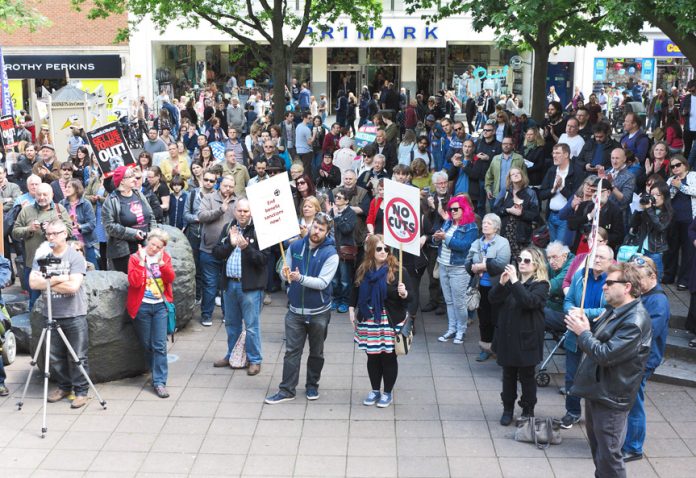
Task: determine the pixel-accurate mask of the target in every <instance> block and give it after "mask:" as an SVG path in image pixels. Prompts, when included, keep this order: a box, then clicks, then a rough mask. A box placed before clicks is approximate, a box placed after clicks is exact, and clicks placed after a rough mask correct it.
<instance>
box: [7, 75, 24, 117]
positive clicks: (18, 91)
mask: <svg viewBox="0 0 696 478" xmlns="http://www.w3.org/2000/svg"><path fill="white" fill-rule="evenodd" d="M9 83H10V95H11V96H12V106H13V107H14V110H15V112H17V114H19V110H23V109H24V85H22V80H9Z"/></svg>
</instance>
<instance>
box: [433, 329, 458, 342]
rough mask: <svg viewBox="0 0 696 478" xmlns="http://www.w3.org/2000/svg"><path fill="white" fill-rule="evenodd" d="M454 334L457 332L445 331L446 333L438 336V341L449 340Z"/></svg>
mask: <svg viewBox="0 0 696 478" xmlns="http://www.w3.org/2000/svg"><path fill="white" fill-rule="evenodd" d="M454 334H455V332H450V331H447V332H445V333H444V334H442V335H441V336H439V337H438V338H437V341H438V342H447V341H449V339H451V338H452V337H454Z"/></svg>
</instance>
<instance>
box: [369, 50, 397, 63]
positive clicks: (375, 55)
mask: <svg viewBox="0 0 696 478" xmlns="http://www.w3.org/2000/svg"><path fill="white" fill-rule="evenodd" d="M367 63H368V64H370V65H401V48H368V49H367Z"/></svg>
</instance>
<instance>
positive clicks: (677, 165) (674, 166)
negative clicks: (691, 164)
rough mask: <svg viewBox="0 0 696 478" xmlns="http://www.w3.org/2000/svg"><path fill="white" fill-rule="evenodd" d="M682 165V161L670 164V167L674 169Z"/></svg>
mask: <svg viewBox="0 0 696 478" xmlns="http://www.w3.org/2000/svg"><path fill="white" fill-rule="evenodd" d="M681 165H682V163H673V164H670V165H669V167H670V168H672V169H677V168H678V167H679V166H681Z"/></svg>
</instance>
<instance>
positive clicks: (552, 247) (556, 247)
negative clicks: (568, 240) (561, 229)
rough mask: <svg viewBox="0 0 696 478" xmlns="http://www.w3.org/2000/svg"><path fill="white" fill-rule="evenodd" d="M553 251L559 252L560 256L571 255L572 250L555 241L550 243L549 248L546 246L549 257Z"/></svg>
mask: <svg viewBox="0 0 696 478" xmlns="http://www.w3.org/2000/svg"><path fill="white" fill-rule="evenodd" d="M553 251H557V252H558V253H559V254H560V255H564V254H570V249H569V248H568V246H566V245H565V244H563V243H562V242H561V241H553V242H550V243H549V245H548V246H546V255H547V256H548V255H549V254H551V252H553Z"/></svg>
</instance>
